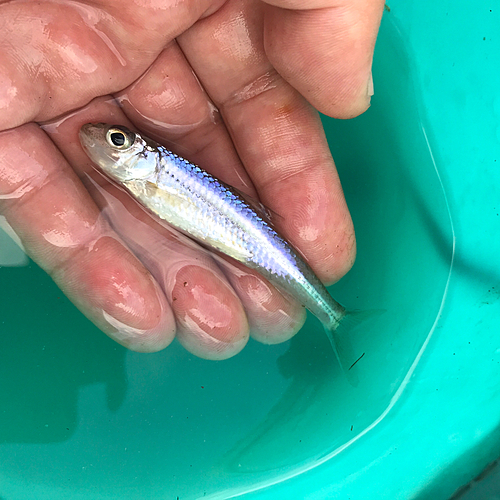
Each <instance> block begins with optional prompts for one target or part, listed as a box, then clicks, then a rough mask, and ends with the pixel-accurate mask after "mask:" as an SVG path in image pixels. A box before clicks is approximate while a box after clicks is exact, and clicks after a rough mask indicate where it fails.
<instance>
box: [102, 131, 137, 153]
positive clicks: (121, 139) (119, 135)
mask: <svg viewBox="0 0 500 500" xmlns="http://www.w3.org/2000/svg"><path fill="white" fill-rule="evenodd" d="M131 135H132V134H131V133H130V134H127V133H126V132H125V131H123V130H120V129H119V128H114V127H113V128H110V129H109V130H108V132H107V134H106V140H107V141H108V144H109V145H110V146H113V147H114V148H116V149H128V148H129V147H130V146H132V144H133V142H134V141H133V138H132V137H131Z"/></svg>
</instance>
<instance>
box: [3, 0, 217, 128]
mask: <svg viewBox="0 0 500 500" xmlns="http://www.w3.org/2000/svg"><path fill="white" fill-rule="evenodd" d="M221 2H222V0H201V1H200V0H191V1H185V2H176V1H174V0H172V1H166V2H148V3H147V4H145V3H144V2H137V1H134V2H118V3H117V2H115V1H113V0H101V1H98V2H88V3H80V2H56V1H54V2H51V1H45V2H6V3H1V4H0V111H1V113H0V130H3V129H6V128H12V127H15V126H18V125H21V124H23V123H26V122H29V121H33V120H34V121H43V120H49V119H51V118H53V117H55V116H58V115H61V114H63V113H64V112H66V111H69V110H71V109H74V108H76V107H80V106H82V105H84V104H86V103H88V102H89V101H90V100H91V99H92V98H93V97H95V96H98V95H104V94H108V93H109V92H114V91H118V90H120V89H123V88H124V87H126V86H127V85H129V84H130V83H132V82H133V81H134V80H135V79H136V78H138V77H139V76H140V75H141V74H142V73H143V72H144V71H145V70H146V69H147V67H148V66H149V65H150V64H151V63H152V62H153V61H154V59H155V58H156V57H157V55H158V54H159V53H160V52H161V50H162V48H163V47H164V46H165V44H166V43H168V42H169V41H170V40H172V39H174V38H175V37H176V36H177V35H178V34H180V33H182V31H184V30H185V29H186V28H188V27H189V26H190V25H191V24H193V23H194V22H195V21H196V20H197V19H199V18H200V17H203V16H205V15H209V14H210V13H211V12H213V11H214V10H215V9H217V8H218V6H219V5H220V4H221Z"/></svg>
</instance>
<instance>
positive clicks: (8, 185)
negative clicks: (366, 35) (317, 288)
mask: <svg viewBox="0 0 500 500" xmlns="http://www.w3.org/2000/svg"><path fill="white" fill-rule="evenodd" d="M139 3H141V2H140V1H139V0H137V2H112V1H109V0H108V1H102V2H101V4H102V6H101V7H95V6H86V5H83V4H76V3H73V2H68V3H51V2H42V3H35V2H10V3H5V4H1V3H0V18H1V19H2V21H3V24H2V22H0V45H1V46H2V47H5V50H4V51H3V52H2V53H1V55H0V82H2V83H1V87H0V88H1V90H0V108H1V109H2V113H1V114H0V128H1V129H12V130H8V131H6V132H3V133H2V135H1V136H0V212H2V213H4V215H5V216H6V217H7V220H8V221H9V223H10V224H11V225H12V226H13V228H14V229H15V231H16V232H17V233H18V234H19V236H20V237H21V239H22V240H23V242H24V244H25V246H26V248H27V249H28V251H29V253H30V255H31V256H32V257H33V258H34V259H35V260H36V261H37V262H38V263H39V264H40V265H41V266H42V267H43V268H44V269H46V270H47V271H48V272H49V273H50V274H51V275H52V276H53V278H54V279H55V281H56V282H57V283H58V284H59V286H60V287H61V288H62V289H63V290H64V291H65V293H66V294H67V295H68V296H69V297H70V298H71V299H72V300H73V301H74V302H75V304H76V305H77V306H78V307H79V308H80V309H81V310H82V311H83V312H84V313H85V314H86V315H87V316H88V317H89V318H90V319H91V320H92V321H93V322H94V323H96V324H97V325H98V326H99V327H100V328H102V329H103V330H104V331H106V332H107V333H108V334H109V335H111V336H112V337H113V338H115V339H117V340H118V341H119V342H120V343H122V344H124V345H126V346H127V347H130V348H132V349H135V350H143V351H151V350H157V349H160V348H162V347H164V346H165V345H167V344H168V343H169V342H170V341H171V339H172V337H173V335H174V332H175V331H177V334H178V336H179V338H180V340H181V342H183V344H184V345H186V347H187V348H188V349H190V350H191V351H193V352H195V353H196V354H198V355H201V356H204V357H211V358H222V357H227V356H230V355H232V354H234V353H235V352H237V351H238V350H239V349H241V347H242V346H243V345H244V343H245V342H246V339H247V337H248V329H249V325H248V323H250V326H251V327H252V332H253V334H254V335H255V336H256V337H257V338H259V339H260V340H263V341H267V342H277V341H280V340H283V339H284V338H287V337H289V336H290V335H292V334H293V333H294V332H295V331H296V330H297V329H298V328H299V327H300V325H301V323H302V321H303V311H302V309H301V308H300V307H297V305H296V304H294V303H293V302H292V301H290V300H289V299H286V298H285V297H283V296H282V295H281V294H280V293H279V292H278V291H277V290H276V289H274V288H273V287H272V286H270V285H269V284H268V283H266V282H265V281H264V280H263V279H262V278H260V277H259V276H258V275H256V274H255V273H252V272H250V271H248V270H245V269H243V268H242V267H241V266H239V267H236V266H235V265H229V264H228V265H221V264H220V263H219V265H216V264H215V263H214V262H213V261H212V260H211V259H210V257H209V256H207V254H205V253H204V252H201V251H200V250H198V249H196V248H193V246H192V245H188V246H186V245H185V244H184V243H183V242H182V241H179V240H178V239H177V238H176V237H175V236H173V235H172V234H171V233H170V232H169V230H168V229H166V228H163V227H161V226H160V225H158V224H157V223H156V222H154V221H153V220H152V219H151V218H150V217H149V216H147V215H146V214H145V213H144V212H143V211H142V210H141V209H140V208H139V207H138V206H137V205H136V204H135V203H134V202H133V201H132V200H130V199H129V198H128V197H127V196H126V195H124V193H122V192H121V191H119V190H117V188H115V187H114V186H112V185H110V184H109V183H108V182H107V181H105V180H104V179H103V178H102V177H101V176H100V175H99V174H97V173H96V172H95V171H94V170H93V169H92V168H91V167H90V165H89V162H88V160H87V158H86V157H85V155H84V153H83V152H82V150H81V149H80V146H79V144H78V142H77V139H76V137H77V135H76V134H77V132H78V129H79V127H80V126H81V125H82V124H83V123H85V122H88V121H104V122H113V123H124V124H128V125H131V126H135V127H137V128H139V129H141V130H143V131H145V132H147V133H148V134H149V135H150V136H153V137H155V138H157V139H158V140H160V141H161V142H163V143H166V144H167V145H169V144H170V145H171V147H172V149H174V150H176V152H179V153H180V154H183V155H184V156H186V157H188V158H189V159H190V160H192V161H194V162H197V163H200V164H201V165H202V166H203V167H204V168H206V169H207V170H210V171H211V172H213V173H214V174H215V175H217V176H218V177H220V178H222V179H223V180H225V181H226V182H228V183H230V184H232V185H234V186H236V187H238V188H240V189H242V190H245V191H247V192H249V193H250V194H253V195H254V196H257V195H258V196H260V198H261V199H262V200H263V201H264V203H266V204H267V205H268V206H270V207H271V208H272V209H273V210H274V211H276V212H277V213H279V214H281V215H282V218H280V220H279V221H278V223H279V225H280V229H281V231H282V233H283V234H284V235H285V236H286V237H287V238H288V239H290V240H291V241H292V242H293V243H294V244H295V246H297V247H298V248H299V249H300V250H301V251H302V252H303V253H304V254H305V255H307V257H308V260H309V261H310V263H311V264H312V266H313V267H314V268H315V270H316V271H317V273H318V275H319V276H320V277H321V278H323V279H324V280H327V281H329V280H334V279H337V278H338V277H340V276H341V275H342V274H343V273H345V272H346V270H347V269H348V268H349V266H350V265H351V263H352V260H353V255H354V238H353V231H352V225H351V222H350V218H349V214H348V212H347V209H346V207H345V203H344V201H343V197H342V194H341V187H340V184H339V182H338V178H337V176H336V173H335V170H334V168H333V162H332V160H331V158H330V156H329V153H328V148H327V145H326V142H325V140H324V137H323V134H322V130H321V125H320V122H319V119H318V117H317V115H316V113H315V112H314V111H313V110H312V108H311V107H310V106H309V105H308V104H307V103H306V101H305V100H304V99H303V97H302V96H301V95H300V94H299V93H298V92H297V91H296V90H295V89H294V88H293V87H291V86H290V85H289V84H288V83H287V82H286V81H285V80H284V79H283V78H282V77H281V76H280V75H279V73H277V72H276V70H275V68H274V67H273V65H272V64H271V63H270V62H269V59H268V57H267V56H266V53H265V50H264V45H263V43H264V42H263V30H266V33H267V38H266V42H267V44H268V53H271V54H272V52H273V50H275V51H277V52H278V53H281V51H280V50H279V47H278V46H279V40H280V39H281V38H279V37H278V38H276V39H273V34H272V30H269V26H270V23H272V22H273V16H274V15H275V14H276V9H275V8H268V10H267V11H266V12H264V10H265V7H264V5H263V4H260V3H258V2H255V1H250V2H248V1H245V2H238V1H234V2H229V3H226V4H225V5H223V6H222V7H221V6H220V4H221V3H222V2H213V1H212V2H211V1H209V0H206V1H205V2H199V1H193V2H184V3H181V4H179V5H175V6H174V5H173V3H172V5H169V4H168V3H167V2H160V1H158V2H156V4H157V5H158V6H160V7H158V8H154V7H152V6H151V5H152V3H151V2H147V3H148V4H149V7H145V6H142V5H139ZM153 3H154V2H153ZM377 8H380V6H378V7H377ZM374 12H375V10H374ZM374 17H375V20H377V16H374ZM264 19H265V21H264ZM373 24H374V26H375V29H372V31H376V22H375V23H373ZM276 26H278V28H279V25H276ZM285 27H286V24H285ZM282 28H283V27H282ZM276 33H278V34H279V30H278V31H277V32H276ZM370 37H371V38H374V33H371V34H370ZM371 38H370V40H371ZM174 39H176V40H177V41H175V40H174ZM273 43H274V49H273ZM310 48H311V47H309V49H310ZM307 49H308V47H307V45H306V46H305V50H307ZM365 52H366V48H365ZM370 56H371V54H370V51H369V50H368V54H367V55H366V54H365V53H363V55H362V56H359V59H360V61H359V73H360V74H361V73H363V72H366V71H367V67H369V60H370ZM363 58H364V59H366V60H364V59H363ZM274 59H275V64H276V66H277V68H278V69H279V70H280V71H281V72H282V73H285V74H286V73H287V67H286V64H285V66H284V65H283V63H282V62H280V60H279V56H276V57H275V58H274ZM301 64H303V63H301ZM354 66H356V65H354ZM193 70H194V72H195V73H196V75H197V78H198V79H197V78H196V77H195V76H194V73H193ZM351 73H352V72H351ZM339 74H340V75H341V76H342V75H344V73H342V71H340V73H339ZM344 76H345V75H344ZM287 77H288V79H289V80H290V81H291V82H292V83H293V84H294V85H295V87H297V88H298V89H299V90H301V91H302V92H303V93H304V95H305V96H306V97H307V98H308V99H309V100H310V101H311V102H313V103H315V104H316V105H318V106H321V104H322V101H324V102H329V104H324V105H323V109H324V110H325V111H326V112H329V113H334V114H335V113H336V114H340V115H349V114H356V113H357V112H359V111H360V110H362V108H363V106H365V105H366V104H367V103H368V100H367V98H366V96H365V101H366V102H365V101H363V99H360V98H359V95H361V94H362V93H363V89H362V88H361V87H362V86H363V85H365V86H366V82H365V83H363V81H364V80H363V78H365V77H366V75H364V76H363V75H361V77H360V76H359V75H356V72H354V73H353V74H350V75H348V76H347V77H345V78H340V77H339V78H338V86H339V88H338V89H337V91H335V89H334V90H333V92H334V93H335V96H337V99H336V101H335V100H331V99H330V100H328V99H325V97H324V96H322V95H321V92H322V91H321V85H320V86H316V87H314V89H312V90H308V88H310V86H309V87H307V85H306V84H304V83H303V82H302V80H301V79H300V77H297V75H295V76H294V75H293V73H290V75H289V76H287ZM356 78H357V79H358V80H360V81H361V83H360V84H359V85H358V87H359V88H357V87H356V85H351V84H349V82H350V81H351V80H352V81H356ZM327 81H328V76H327V77H326V78H325V79H324V81H323V80H322V84H323V87H324V88H327V86H326V82H327ZM199 82H201V84H202V85H200V83H199ZM346 82H347V83H346ZM301 86H303V87H304V88H302V87H301ZM345 88H348V89H350V90H347V91H343V90H342V89H345ZM318 89H319V90H318ZM360 89H361V90H360ZM329 91H330V92H332V90H329ZM323 92H324V90H323ZM360 92H361V94H360ZM358 94H359V95H358ZM111 96H113V97H114V98H115V99H116V100H113V99H112V98H111ZM89 102H90V104H88V103H89ZM116 102H119V103H120V105H121V106H117V104H116ZM353 102H354V104H352V103H353ZM212 103H213V104H212ZM360 103H361V104H360ZM87 104H88V105H87ZM214 105H215V106H214ZM82 106H85V107H84V108H82ZM356 106H357V107H356ZM75 110H77V111H75ZM218 110H220V112H219V111H218ZM63 115H64V117H63V118H58V119H56V117H60V116H63ZM33 121H34V122H38V123H40V122H45V124H44V129H45V131H46V132H47V134H48V135H49V137H50V139H51V140H52V141H51V140H49V139H48V138H47V136H46V135H45V134H44V133H43V132H42V130H41V129H40V128H39V127H38V126H37V125H35V124H33V123H30V122H33ZM13 127H17V128H13ZM54 144H55V146H56V147H54ZM61 153H62V154H61ZM75 172H76V173H77V174H78V176H77V175H75ZM78 177H79V178H78ZM103 214H104V217H103ZM144 266H146V267H147V269H148V271H146V269H145V267H144ZM150 273H151V274H150ZM153 276H154V277H153Z"/></svg>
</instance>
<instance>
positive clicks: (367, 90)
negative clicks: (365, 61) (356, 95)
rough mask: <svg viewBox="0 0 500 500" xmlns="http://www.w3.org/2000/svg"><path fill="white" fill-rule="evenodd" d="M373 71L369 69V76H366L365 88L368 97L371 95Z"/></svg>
mask: <svg viewBox="0 0 500 500" xmlns="http://www.w3.org/2000/svg"><path fill="white" fill-rule="evenodd" d="M373 93H374V91H373V73H372V72H371V71H370V77H369V78H368V86H367V89H366V94H367V95H368V97H371V96H372V95H373Z"/></svg>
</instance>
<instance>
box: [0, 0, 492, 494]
mask: <svg viewBox="0 0 500 500" xmlns="http://www.w3.org/2000/svg"><path fill="white" fill-rule="evenodd" d="M389 7H390V11H386V12H385V15H384V20H383V25H382V29H381V34H380V38H379V41H378V44H377V49H376V57H375V63H374V69H373V71H374V81H375V96H374V98H373V101H372V107H371V108H370V110H369V111H368V112H367V113H366V114H365V115H363V116H362V117H360V118H357V119H355V120H352V121H348V122H340V121H335V120H331V119H325V120H324V124H325V128H326V131H327V135H328V139H329V141H330V145H331V148H332V151H333V153H334V157H335V159H336V162H337V166H338V169H339V173H340V175H341V179H342V182H343V186H344V189H345V193H346V198H347V200H348V203H349V206H350V208H351V212H352V215H353V219H354V222H355V226H356V230H357V237H358V260H357V262H356V264H355V267H354V268H353V270H352V271H351V272H350V273H349V274H348V275H347V276H346V277H345V278H344V279H343V280H341V282H339V283H338V284H337V285H335V286H334V287H332V288H331V292H332V294H333V295H334V296H335V297H336V298H337V299H338V300H339V301H341V302H343V303H345V304H346V305H347V306H349V307H350V308H355V309H384V310H386V312H385V314H383V315H381V316H379V317H376V318H374V319H373V320H372V321H371V322H370V323H369V324H368V325H367V326H366V328H359V329H358V330H359V331H354V332H353V343H354V344H355V346H356V349H362V351H363V352H364V353H365V355H364V356H363V358H362V359H361V360H360V361H359V363H358V365H357V368H358V370H359V377H360V383H359V385H358V386H357V387H352V386H351V385H349V384H348V383H347V382H346V380H345V379H344V378H343V377H342V375H341V373H340V369H339V367H338V365H337V363H336V360H335V357H334V355H333V353H332V352H331V349H330V347H329V343H328V341H327V339H326V337H325V336H324V333H323V331H322V328H321V325H320V324H319V323H318V322H317V321H316V320H315V319H314V318H312V317H311V318H309V319H308V322H307V323H306V326H305V328H304V329H303V331H301V332H300V333H299V334H298V335H297V336H296V337H295V338H294V339H292V340H291V341H290V342H288V343H286V344H282V345H278V346H262V345H259V344H257V343H255V342H250V343H249V345H248V346H247V347H246V348H245V350H244V351H243V352H242V353H241V354H239V355H238V356H236V357H235V358H233V359H231V360H228V361H223V362H210V361H204V360H200V359H197V358H194V357H193V356H191V355H189V354H188V353H186V352H185V351H184V350H183V349H182V348H181V347H180V346H179V345H177V344H174V345H173V346H172V347H170V348H168V349H166V350H165V351H163V352H161V353H158V354H152V355H151V354H149V355H145V354H137V353H132V352H128V351H126V350H125V349H124V348H122V347H120V346H118V345H116V344H114V343H113V342H112V341H111V340H109V339H108V338H107V337H105V336H104V335H103V334H101V333H100V332H99V331H97V329H96V328H95V327H93V326H92V325H91V324H90V323H89V322H88V321H87V320H86V319H85V318H83V316H82V315H81V314H80V313H79V312H78V311H77V310H76V309H75V308H74V307H73V306H72V305H71V304H70V303H69V302H68V301H67V299H66V298H65V297H64V296H63V295H62V294H61V293H60V292H59V291H58V289H57V288H56V287H55V285H54V284H53V283H52V282H51V280H50V279H49V278H48V277H47V276H46V275H45V274H44V273H43V272H42V271H41V270H40V269H39V268H38V267H36V266H35V265H34V264H32V263H31V264H29V265H27V264H28V262H27V261H26V260H25V259H24V257H23V255H21V254H19V252H18V251H17V250H16V247H15V246H13V245H12V244H11V243H10V242H9V241H8V240H7V239H6V237H5V235H3V236H2V235H1V234H0V265H2V267H1V268H0V290H2V292H0V293H1V294H2V300H1V301H0V329H1V338H2V341H3V346H2V351H1V352H0V464H1V465H0V498H1V499H2V500H20V499H31V498H33V499H37V500H38V499H39V500H45V499H59V498H61V499H68V500H76V499H113V498H120V499H150V498H155V499H157V498H158V499H176V498H179V499H182V500H185V499H194V498H203V497H205V498H213V499H215V498H217V499H224V498H233V497H235V496H243V497H244V498H249V499H250V498H251V499H271V498H289V499H306V498H307V499H325V498H339V499H352V500H354V499H359V500H361V499H362V500H365V499H367V498H373V499H386V498H387V499H391V500H394V499H413V498H415V499H419V500H420V499H422V500H423V499H436V500H439V499H447V498H449V497H450V496H451V495H452V494H453V492H454V491H455V490H456V489H457V488H458V487H460V486H461V485H462V484H464V483H466V482H467V481H469V480H471V479H472V478H473V477H474V476H476V475H477V474H478V473H479V472H480V471H481V469H482V468H483V467H484V466H485V465H486V464H487V463H488V462H490V461H491V460H493V459H496V458H498V455H500V430H499V429H500V394H499V393H500V335H499V333H500V301H499V300H498V299H499V296H500V265H499V262H500V257H499V256H500V216H499V213H500V173H499V168H500V146H499V144H500V91H499V90H498V88H499V87H498V82H499V81H500V78H499V77H500V64H499V63H500V56H499V54H500V36H499V34H498V33H499V32H498V27H499V26H500V22H499V21H500V8H499V7H498V3H497V2H493V1H489V2H487V1H480V2H476V3H475V4H473V5H471V4H470V3H468V2H465V1H464V0H460V1H455V2H445V1H441V2H431V1H430V0H425V1H418V2H417V1H409V2H406V3H403V2H401V4H397V5H396V4H394V5H389ZM7 290H8V293H7V292H6V291H7Z"/></svg>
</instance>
